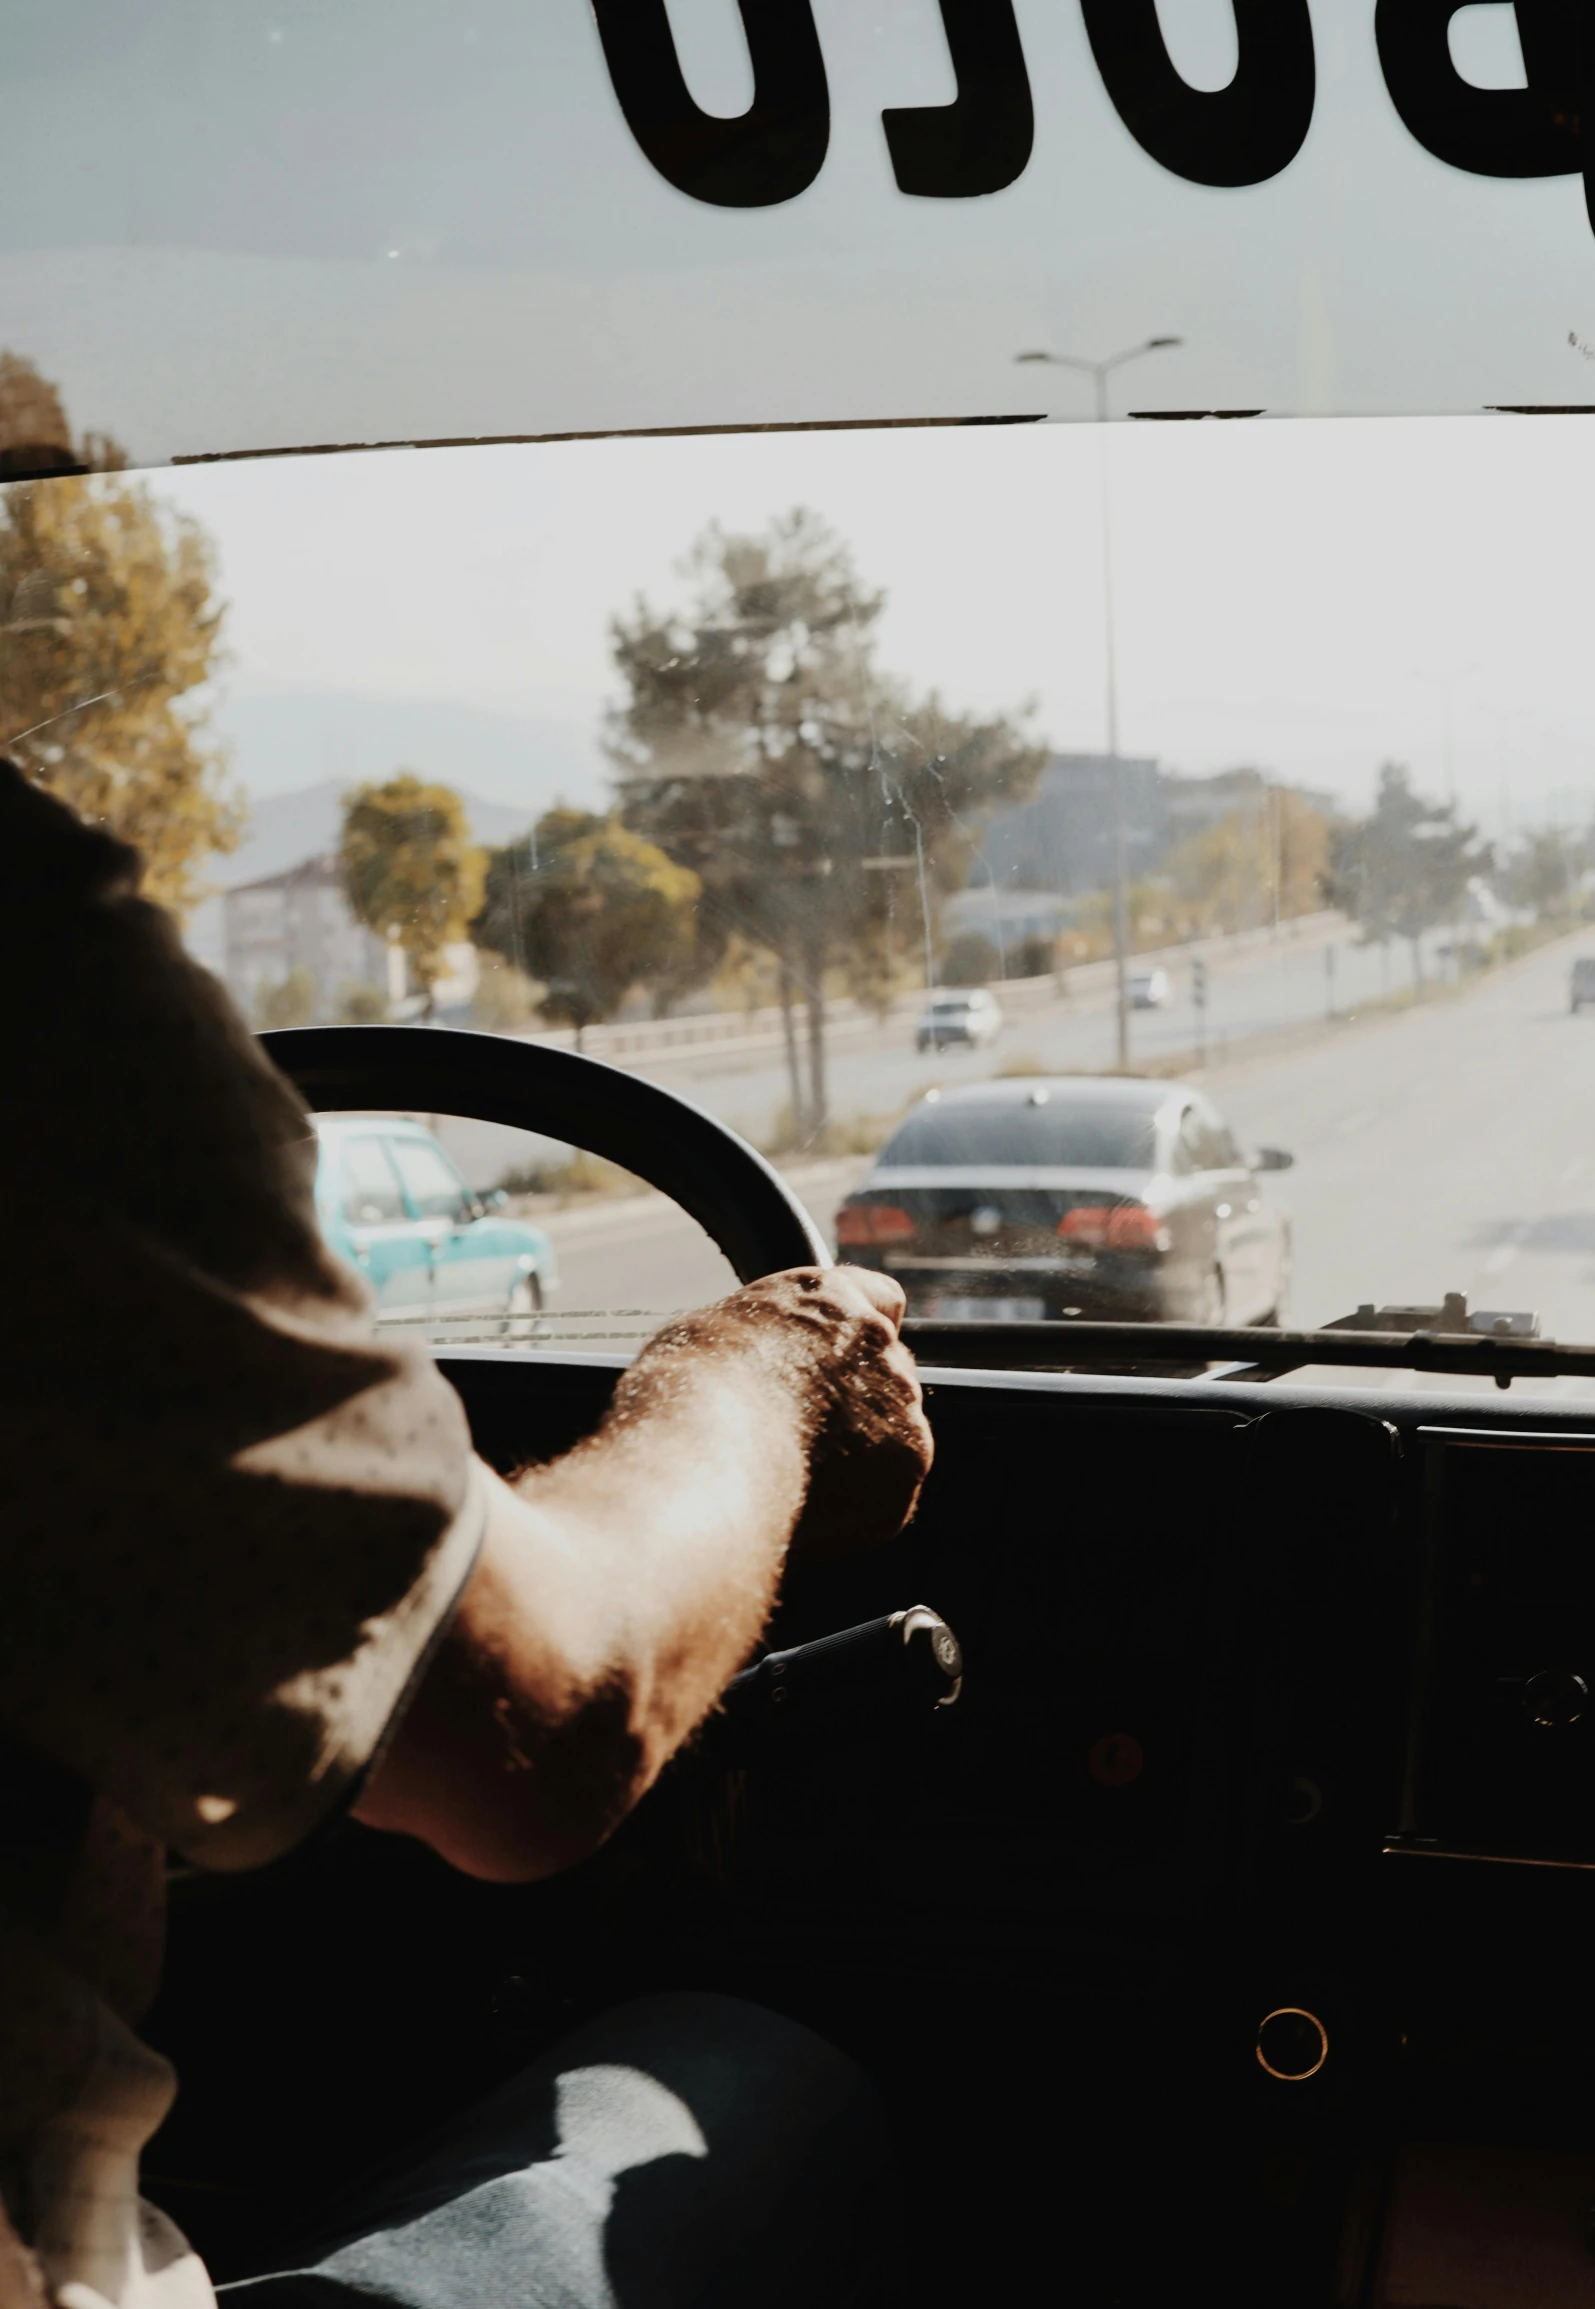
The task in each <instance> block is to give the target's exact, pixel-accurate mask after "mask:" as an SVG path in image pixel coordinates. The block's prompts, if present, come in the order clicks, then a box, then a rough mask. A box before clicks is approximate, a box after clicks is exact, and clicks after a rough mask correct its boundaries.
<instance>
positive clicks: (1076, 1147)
mask: <svg viewBox="0 0 1595 2309" xmlns="http://www.w3.org/2000/svg"><path fill="white" fill-rule="evenodd" d="M1154 1148H1155V1135H1154V1130H1153V1117H1152V1115H1151V1114H1150V1113H1149V1112H1148V1111H1147V1109H1146V1108H1144V1107H1111V1106H1110V1107H1098V1106H1092V1107H1086V1106H1065V1105H1063V1104H1062V1103H1059V1104H1057V1105H1054V1104H1052V1103H1051V1102H1049V1103H1048V1104H1047V1105H1045V1106H966V1107H957V1106H949V1107H941V1108H937V1107H929V1108H925V1107H922V1108H921V1109H920V1110H919V1112H918V1113H916V1114H912V1115H910V1116H909V1118H908V1120H907V1122H905V1123H904V1125H903V1127H902V1129H901V1130H900V1131H898V1132H897V1133H896V1135H895V1136H894V1137H893V1138H891V1139H889V1140H888V1141H887V1144H886V1147H885V1149H884V1151H883V1153H882V1155H881V1158H880V1159H881V1162H882V1164H883V1165H885V1164H889V1163H890V1164H898V1165H900V1166H902V1167H903V1168H905V1169H906V1168H910V1167H912V1168H919V1167H921V1166H924V1165H927V1164H937V1163H946V1164H949V1165H952V1164H956V1165H958V1166H959V1167H960V1168H962V1169H978V1168H983V1167H986V1166H990V1167H994V1168H997V1169H1009V1168H1020V1169H1053V1168H1057V1169H1064V1168H1067V1169H1071V1170H1110V1171H1119V1170H1125V1171H1147V1170H1151V1168H1152V1167H1153V1162H1154V1159H1155V1156H1154Z"/></svg>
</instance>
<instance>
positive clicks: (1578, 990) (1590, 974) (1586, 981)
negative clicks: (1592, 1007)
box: [1569, 954, 1595, 1012]
mask: <svg viewBox="0 0 1595 2309" xmlns="http://www.w3.org/2000/svg"><path fill="white" fill-rule="evenodd" d="M1569 997H1570V1000H1571V1003H1572V1007H1573V1009H1574V1010H1575V1012H1576V1011H1580V1010H1582V1009H1583V1007H1584V1005H1585V1003H1586V1002H1595V954H1581V955H1580V956H1579V958H1578V960H1577V961H1576V962H1575V963H1574V965H1573V977H1572V984H1571V986H1570V988H1569Z"/></svg>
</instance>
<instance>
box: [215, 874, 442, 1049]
mask: <svg viewBox="0 0 1595 2309" xmlns="http://www.w3.org/2000/svg"><path fill="white" fill-rule="evenodd" d="M222 936H223V946H224V954H223V965H222V975H223V977H224V978H225V979H226V981H227V984H228V987H229V989H230V990H231V992H232V994H233V996H234V998H235V1000H236V1001H237V1002H238V1003H239V1004H240V1005H241V1006H242V1008H243V1011H244V1013H245V1015H246V1017H249V1016H253V1015H254V1014H255V1011H256V1009H257V1006H258V1004H259V1000H260V996H261V993H262V991H263V990H264V989H265V988H267V987H271V986H280V985H281V984H282V982H283V980H284V979H285V978H286V977H288V975H289V973H290V972H291V971H294V970H303V971H306V972H307V973H308V974H309V976H310V977H311V978H312V979H313V980H314V981H315V985H316V990H317V996H318V1001H317V1013H318V1015H319V1016H322V1017H331V1016H333V1015H335V1014H336V1011H337V1008H338V1004H339V998H340V996H341V995H342V994H343V992H344V990H345V988H347V987H351V986H375V987H379V988H380V989H381V991H382V992H383V994H384V995H389V996H395V997H402V995H403V993H404V984H403V979H402V975H401V976H400V977H399V979H398V982H397V984H396V985H395V984H392V983H390V981H391V979H392V968H391V966H392V964H393V963H394V962H395V961H397V962H399V963H400V964H401V965H402V960H403V957H402V956H399V955H396V954H390V950H389V948H388V947H387V945H386V944H385V943H384V941H383V940H382V939H380V938H378V937H377V936H376V935H375V934H374V933H373V932H372V931H370V930H367V929H365V928H364V927H363V926H362V925H361V924H360V923H358V922H357V921H356V920H355V918H354V916H353V915H352V914H351V913H350V911H349V901H348V900H347V898H345V896H344V894H343V879H342V876H341V875H340V874H339V871H338V861H337V859H336V857H335V856H333V854H332V853H331V852H330V851H324V852H321V853H320V854H318V855H317V856H315V857H313V858H305V859H303V860H301V862H300V863H299V864H298V865H297V866H290V867H289V868H288V869H287V870H286V872H284V873H281V874H267V875H266V876H264V877H263V879H261V880H260V881H257V882H245V883H242V884H241V885H240V886H239V887H238V888H237V889H234V890H229V891H228V892H227V893H226V896H225V897H224V899H223V901H222Z"/></svg>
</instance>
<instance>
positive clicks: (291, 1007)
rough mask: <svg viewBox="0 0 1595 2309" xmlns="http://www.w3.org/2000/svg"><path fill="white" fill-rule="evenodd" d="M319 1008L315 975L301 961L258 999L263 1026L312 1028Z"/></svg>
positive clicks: (262, 992) (264, 988) (257, 1009)
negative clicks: (311, 1025) (310, 1026)
mask: <svg viewBox="0 0 1595 2309" xmlns="http://www.w3.org/2000/svg"><path fill="white" fill-rule="evenodd" d="M320 1006H321V989H320V988H319V987H318V986H317V984H316V980H315V974H314V972H313V971H309V970H307V969H306V968H305V966H304V964H303V963H302V962H296V963H295V965H294V967H293V968H292V970H290V971H289V972H288V975H287V976H286V977H285V978H279V979H278V980H277V981H276V983H275V984H274V985H271V986H262V987H261V989H260V991H259V992H258V993H257V994H256V996H255V1015H256V1017H257V1018H258V1020H259V1022H260V1024H261V1025H262V1026H309V1025H310V1024H311V1022H312V1020H313V1019H314V1018H315V1015H316V1012H317V1010H318V1009H319V1008H320Z"/></svg>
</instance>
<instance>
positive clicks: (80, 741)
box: [0, 353, 242, 912]
mask: <svg viewBox="0 0 1595 2309" xmlns="http://www.w3.org/2000/svg"><path fill="white" fill-rule="evenodd" d="M91 452H92V453H93V454H91ZM115 457H116V453H115V452H114V450H113V449H112V448H111V446H110V445H109V444H105V443H101V444H98V445H96V444H93V443H85V444H84V446H83V451H82V453H81V454H79V453H78V452H76V451H74V450H73V448H72V444H71V438H70V435H69V433H68V431H67V426H66V419H65V416H64V415H63V413H62V411H61V405H60V401H59V398H58V396H57V395H56V393H55V390H54V388H53V386H50V385H48V384H47V383H46V382H45V380H44V379H43V378H41V377H40V376H39V375H38V373H37V371H35V370H34V369H32V368H31V366H30V365H29V364H28V363H26V362H23V361H19V360H18V359H17V357H16V356H15V355H14V354H9V353H7V354H0V479H3V478H4V476H5V474H6V472H7V471H8V470H10V471H14V470H17V469H19V467H20V469H22V470H24V471H31V472H38V471H39V470H41V469H46V470H47V469H48V468H49V466H50V465H51V464H52V462H53V463H55V464H56V465H57V466H58V467H59V469H60V471H61V474H62V477H61V478H59V479H54V480H38V481H26V482H17V483H14V484H13V485H12V486H11V487H9V488H8V489H6V490H5V492H4V496H3V500H0V637H3V642H4V646H3V648H0V752H5V753H7V754H9V755H11V756H12V758H13V759H14V760H15V761H17V762H18V763H20V764H21V766H22V768H23V769H24V770H26V771H27V772H28V774H29V775H30V776H32V777H33V778H35V779H37V780H38V782H39V783H40V784H41V785H44V786H48V787H49V789H50V791H51V792H52V793H55V794H58V795H60V797H61V799H62V800H63V801H65V802H68V803H70V805H71V806H72V808H73V809H75V810H76V811H77V812H78V813H79V814H80V816H82V817H84V818H87V819H89V820H91V821H92V822H94V823H95V824H98V825H102V826H104V827H106V828H107V829H108V830H109V831H110V832H111V833H113V834H116V835H119V836H120V837H121V838H122V839H123V840H124V841H128V842H132V843H133V844H135V845H136V847H137V848H138V849H139V850H140V851H141V852H142V853H143V856H144V861H145V875H144V887H145V889H146V890H147V891H148V893H149V895H150V896H151V897H152V898H155V899H157V900H159V901H160V902H161V903H162V904H163V905H167V906H171V907H174V908H176V909H177V910H178V911H179V912H181V911H183V910H185V909H186V908H188V907H190V906H192V905H193V904H194V903H195V902H196V900H197V899H198V898H200V897H201V896H202V895H203V887H202V883H201V881H200V879H199V876H198V868H199V866H200V863H201V861H202V860H203V859H204V858H205V857H207V856H208V855H209V854H210V853H212V852H214V851H219V850H230V849H232V848H233V847H234V845H235V844H236V842H237V839H238V834H239V829H240V827H241V824H242V811H241V809H240V807H239V805H238V803H237V801H236V799H235V798H234V797H233V796H232V795H231V794H230V793H229V792H228V790H227V788H226V786H225V783H224V776H223V772H224V767H225V763H224V757H223V754H222V752H221V749H220V748H219V747H217V746H216V745H214V744H210V743H207V741H206V732H205V722H204V716H203V713H202V712H199V711H196V710H195V709H194V708H193V706H192V704H191V703H190V702H188V701H191V700H192V699H193V698H194V696H195V695H196V693H198V692H199V691H200V690H201V689H202V687H203V685H204V684H205V683H206V682H208V681H209V680H211V678H212V677H213V676H214V675H215V673H216V672H217V670H218V667H219V661H220V642H221V628H222V619H223V616H224V614H225V612H224V605H223V604H222V603H221V602H220V601H219V600H218V599H217V598H216V593H215V563H214V557H213V555H212V551H211V547H210V544H209V541H208V540H207V538H206V536H205V533H204V531H203V530H202V529H200V528H199V526H198V525H197V524H196V523H195V522H193V521H191V520H188V519H187V518H185V517H184V516H183V515H180V514H174V513H171V512H169V511H167V510H165V509H164V508H162V507H159V506H157V505H156V503H155V501H154V499H153V498H152V497H151V496H150V494H149V492H148V490H147V489H145V488H144V487H142V486H141V485H140V484H138V483H136V482H132V481H127V480H124V479H121V478H120V477H116V476H108V477H98V478H90V477H86V476H85V475H84V472H83V468H84V466H85V464H87V463H89V462H99V463H102V464H104V463H109V462H114V461H115Z"/></svg>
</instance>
